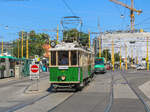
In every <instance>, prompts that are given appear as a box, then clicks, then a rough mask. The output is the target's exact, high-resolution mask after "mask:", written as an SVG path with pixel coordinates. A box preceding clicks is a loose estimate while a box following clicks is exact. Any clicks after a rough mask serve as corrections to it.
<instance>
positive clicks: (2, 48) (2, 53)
mask: <svg viewBox="0 0 150 112" xmlns="http://www.w3.org/2000/svg"><path fill="white" fill-rule="evenodd" d="M1 55H2V56H3V39H2V52H1Z"/></svg>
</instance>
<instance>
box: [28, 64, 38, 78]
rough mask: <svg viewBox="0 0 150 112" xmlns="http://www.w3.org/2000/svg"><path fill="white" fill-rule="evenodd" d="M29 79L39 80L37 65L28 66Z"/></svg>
mask: <svg viewBox="0 0 150 112" xmlns="http://www.w3.org/2000/svg"><path fill="white" fill-rule="evenodd" d="M30 79H39V65H38V64H33V65H32V64H31V65H30Z"/></svg>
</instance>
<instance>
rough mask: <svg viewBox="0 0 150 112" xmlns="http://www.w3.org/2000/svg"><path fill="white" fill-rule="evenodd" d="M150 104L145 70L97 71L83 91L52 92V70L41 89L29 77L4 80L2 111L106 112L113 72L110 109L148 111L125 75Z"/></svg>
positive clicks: (149, 75) (149, 78)
mask: <svg viewBox="0 0 150 112" xmlns="http://www.w3.org/2000/svg"><path fill="white" fill-rule="evenodd" d="M121 74H123V75H124V76H125V77H126V78H127V80H128V82H129V84H131V85H132V87H133V88H134V89H135V90H136V92H137V93H138V94H139V95H140V96H141V97H143V99H144V101H145V102H146V103H147V104H148V106H149V107H150V105H149V104H150V103H149V102H150V100H149V98H150V95H149V94H150V91H148V88H149V86H148V84H149V83H150V82H149V81H150V73H149V72H145V71H134V70H131V71H128V72H121V71H115V72H107V73H105V74H97V75H96V77H94V79H93V81H92V82H91V83H89V84H88V85H87V86H86V87H85V88H84V89H83V90H82V91H78V92H73V91H66V92H65V91H63V92H61V91H59V92H56V93H55V92H51V91H50V89H49V87H50V84H49V74H48V73H42V74H41V78H40V81H39V85H38V86H39V91H31V90H34V89H35V88H36V84H35V83H34V84H33V85H31V84H32V82H31V81H30V80H29V79H28V78H24V79H22V80H13V79H9V81H8V79H6V80H2V81H0V87H1V89H0V96H1V98H0V112H13V111H15V112H104V111H105V110H106V107H107V106H108V104H110V92H111V81H112V79H111V77H112V75H113V77H114V79H113V103H112V104H111V110H110V112H145V109H144V105H143V104H142V103H141V101H140V100H139V99H138V97H137V96H136V94H135V93H134V92H133V91H132V89H131V88H130V87H129V85H128V84H127V82H126V80H124V78H123V77H122V75H121ZM48 89H49V91H47V90H48Z"/></svg>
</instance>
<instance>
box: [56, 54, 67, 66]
mask: <svg viewBox="0 0 150 112" xmlns="http://www.w3.org/2000/svg"><path fill="white" fill-rule="evenodd" d="M58 65H69V52H68V51H59V52H58Z"/></svg>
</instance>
